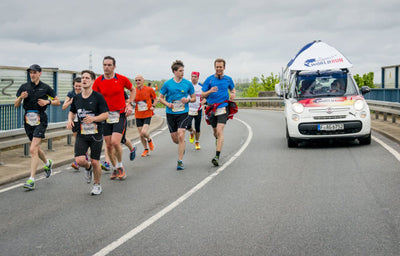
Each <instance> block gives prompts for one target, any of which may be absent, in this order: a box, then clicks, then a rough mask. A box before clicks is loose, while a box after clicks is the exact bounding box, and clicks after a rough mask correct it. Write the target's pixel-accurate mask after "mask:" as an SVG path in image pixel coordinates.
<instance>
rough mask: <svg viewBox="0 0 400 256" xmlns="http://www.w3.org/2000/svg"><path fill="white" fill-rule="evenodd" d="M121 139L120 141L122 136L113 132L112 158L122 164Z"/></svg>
mask: <svg viewBox="0 0 400 256" xmlns="http://www.w3.org/2000/svg"><path fill="white" fill-rule="evenodd" d="M121 139H122V134H121V133H118V132H113V134H112V136H111V145H112V148H113V150H114V156H115V160H116V161H117V162H118V163H121V162H122V146H121ZM110 157H111V158H113V156H112V155H111V154H110ZM111 161H112V160H111Z"/></svg>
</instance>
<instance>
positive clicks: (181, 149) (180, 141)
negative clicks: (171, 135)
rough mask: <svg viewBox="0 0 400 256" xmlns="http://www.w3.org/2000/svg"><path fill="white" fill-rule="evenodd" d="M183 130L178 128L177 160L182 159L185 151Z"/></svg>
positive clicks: (184, 130)
mask: <svg viewBox="0 0 400 256" xmlns="http://www.w3.org/2000/svg"><path fill="white" fill-rule="evenodd" d="M185 132H186V129H184V128H179V129H178V134H177V137H178V160H183V155H184V153H185Z"/></svg>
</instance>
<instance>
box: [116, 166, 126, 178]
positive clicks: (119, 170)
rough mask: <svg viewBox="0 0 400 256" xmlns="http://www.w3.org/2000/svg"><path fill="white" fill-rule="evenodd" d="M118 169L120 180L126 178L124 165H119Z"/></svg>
mask: <svg viewBox="0 0 400 256" xmlns="http://www.w3.org/2000/svg"><path fill="white" fill-rule="evenodd" d="M117 171H118V178H119V179H120V180H124V179H126V173H125V171H124V168H123V167H118V168H117Z"/></svg>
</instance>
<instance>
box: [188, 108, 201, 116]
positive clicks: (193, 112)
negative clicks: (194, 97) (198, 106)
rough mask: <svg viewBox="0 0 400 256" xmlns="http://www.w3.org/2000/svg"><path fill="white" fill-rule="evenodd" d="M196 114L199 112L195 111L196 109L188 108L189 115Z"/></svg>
mask: <svg viewBox="0 0 400 256" xmlns="http://www.w3.org/2000/svg"><path fill="white" fill-rule="evenodd" d="M198 114H199V112H197V110H193V109H192V110H191V109H189V116H197V115H198Z"/></svg>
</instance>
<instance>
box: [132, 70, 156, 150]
mask: <svg viewBox="0 0 400 256" xmlns="http://www.w3.org/2000/svg"><path fill="white" fill-rule="evenodd" d="M135 82H136V98H135V102H136V107H135V118H136V126H137V128H138V131H139V135H140V140H141V141H142V144H143V148H144V151H143V153H142V157H145V156H148V155H149V149H150V150H151V151H153V150H154V143H153V140H152V139H151V138H150V134H149V126H150V122H151V117H152V116H153V115H154V112H153V111H154V108H155V106H156V105H157V95H156V93H155V92H154V90H153V88H151V87H149V86H144V78H143V76H142V75H137V76H136V77H135ZM147 144H148V146H147Z"/></svg>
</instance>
